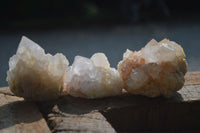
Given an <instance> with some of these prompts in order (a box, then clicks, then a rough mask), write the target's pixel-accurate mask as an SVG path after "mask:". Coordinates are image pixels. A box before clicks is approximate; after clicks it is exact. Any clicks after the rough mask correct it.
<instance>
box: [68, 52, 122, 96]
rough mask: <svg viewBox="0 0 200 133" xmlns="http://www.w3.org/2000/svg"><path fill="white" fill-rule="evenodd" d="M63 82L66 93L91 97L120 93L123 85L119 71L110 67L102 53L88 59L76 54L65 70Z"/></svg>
mask: <svg viewBox="0 0 200 133" xmlns="http://www.w3.org/2000/svg"><path fill="white" fill-rule="evenodd" d="M65 84H66V93H67V94H70V95H72V96H74V97H83V98H91V99H93V98H101V97H107V96H115V95H120V94H121V90H122V87H123V82H122V79H121V77H120V75H119V72H118V71H117V70H116V69H115V68H110V64H109V62H108V60H107V57H106V56H105V55H104V54H103V53H96V54H94V55H93V56H92V57H91V58H90V59H88V58H85V57H81V56H76V57H75V59H74V62H73V64H72V66H70V67H69V68H68V70H67V73H66V78H65Z"/></svg>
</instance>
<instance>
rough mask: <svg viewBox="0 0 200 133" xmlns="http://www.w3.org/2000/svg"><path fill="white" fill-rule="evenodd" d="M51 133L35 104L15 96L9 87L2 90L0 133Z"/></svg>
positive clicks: (0, 93) (0, 90)
mask: <svg viewBox="0 0 200 133" xmlns="http://www.w3.org/2000/svg"><path fill="white" fill-rule="evenodd" d="M14 132H16V133H29V132H35V133H50V130H49V128H48V126H47V124H46V122H45V120H44V119H43V117H42V115H41V113H40V112H39V110H38V107H37V106H36V105H35V103H32V102H25V101H24V100H23V98H19V97H16V96H13V94H12V93H11V92H10V91H9V89H8V87H3V88H0V133H14Z"/></svg>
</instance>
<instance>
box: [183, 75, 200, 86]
mask: <svg viewBox="0 0 200 133" xmlns="http://www.w3.org/2000/svg"><path fill="white" fill-rule="evenodd" d="M199 84H200V72H188V73H186V75H185V85H199Z"/></svg>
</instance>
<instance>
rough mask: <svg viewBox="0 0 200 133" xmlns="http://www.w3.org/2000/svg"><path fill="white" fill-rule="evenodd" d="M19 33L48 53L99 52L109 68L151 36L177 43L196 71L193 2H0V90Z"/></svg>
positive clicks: (199, 29) (198, 36) (198, 37)
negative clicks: (126, 51)
mask: <svg viewBox="0 0 200 133" xmlns="http://www.w3.org/2000/svg"><path fill="white" fill-rule="evenodd" d="M22 35H25V36H27V37H28V38H30V39H31V40H33V41H35V42H37V43H38V44H39V45H41V46H42V47H43V48H44V49H45V51H46V52H47V53H51V54H55V53H57V52H61V53H63V54H64V55H65V56H66V57H67V58H68V60H69V62H70V64H72V63H73V59H74V56H76V55H81V56H85V57H90V56H91V55H92V54H93V53H95V52H104V53H105V54H106V55H107V57H108V59H109V61H110V64H111V66H112V67H116V65H117V63H118V61H120V60H121V59H122V55H123V53H124V52H125V50H126V49H127V48H129V49H131V50H139V49H140V48H141V47H143V46H145V44H146V43H147V42H148V41H150V40H151V39H152V38H155V39H156V40H157V41H160V40H162V39H163V38H168V39H170V40H173V41H175V42H177V43H179V44H181V45H182V47H183V48H184V50H185V53H186V56H187V61H188V64H189V67H188V69H189V71H198V70H200V67H199V66H200V60H199V59H200V54H199V49H200V46H199V43H200V8H199V2H198V1H195V0H190V1H188V0H186V1H183V0H182V1H178V0H176V1H175V0H109V1H102V0H3V1H1V2H0V86H7V85H8V84H7V82H6V71H7V70H8V61H9V58H10V57H11V56H12V55H13V54H15V52H16V50H17V46H18V44H19V41H20V39H21V37H22Z"/></svg>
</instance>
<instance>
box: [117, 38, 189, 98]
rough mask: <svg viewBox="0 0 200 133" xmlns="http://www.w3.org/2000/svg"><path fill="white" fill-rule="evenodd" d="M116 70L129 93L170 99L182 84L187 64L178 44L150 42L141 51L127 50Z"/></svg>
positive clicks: (166, 41) (164, 41)
mask: <svg viewBox="0 0 200 133" xmlns="http://www.w3.org/2000/svg"><path fill="white" fill-rule="evenodd" d="M118 71H119V73H120V75H121V77H122V79H123V81H124V88H125V89H126V90H127V91H128V92H129V93H132V94H135V95H145V96H148V97H157V96H161V95H163V96H165V97H170V96H171V95H172V93H173V92H175V91H177V90H179V89H181V88H182V86H183V85H184V75H185V73H186V72H187V62H186V60H185V53H184V51H183V49H182V47H181V46H180V45H178V44H177V43H175V42H173V41H169V40H167V39H164V40H162V41H161V42H157V41H156V40H154V39H153V40H151V41H150V42H149V43H148V44H147V45H146V46H145V47H144V48H142V49H141V50H140V51H135V52H132V51H130V50H127V51H126V52H125V53H124V57H123V60H122V61H120V62H119V64H118Z"/></svg>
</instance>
